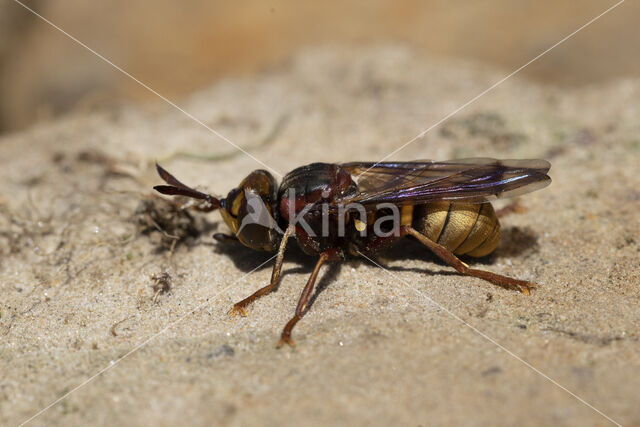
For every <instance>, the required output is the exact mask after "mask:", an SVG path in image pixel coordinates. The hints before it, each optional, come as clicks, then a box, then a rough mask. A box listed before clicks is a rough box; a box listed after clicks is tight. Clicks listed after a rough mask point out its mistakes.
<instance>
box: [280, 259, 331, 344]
mask: <svg viewBox="0 0 640 427" xmlns="http://www.w3.org/2000/svg"><path fill="white" fill-rule="evenodd" d="M328 259H329V254H328V252H323V253H321V254H320V258H318V262H316V266H315V267H314V268H313V272H312V273H311V276H309V280H308V281H307V284H306V285H305V287H304V289H303V290H302V294H300V300H299V301H298V306H297V307H296V312H295V314H294V316H293V317H292V318H291V320H289V322H287V324H286V325H285V327H284V329H283V330H282V335H281V336H280V341H279V342H278V345H277V346H276V347H278V348H280V347H282V345H284V344H289V345H290V346H291V347H295V345H296V344H295V342H293V340H292V339H291V331H292V330H293V327H294V326H295V325H296V323H298V321H299V320H300V319H302V316H304V314H305V313H306V311H305V310H306V308H307V303H308V302H309V298H310V297H311V293H312V292H313V288H314V286H315V284H316V279H317V278H318V273H319V272H320V267H322V264H324V263H325V261H327V260H328Z"/></svg>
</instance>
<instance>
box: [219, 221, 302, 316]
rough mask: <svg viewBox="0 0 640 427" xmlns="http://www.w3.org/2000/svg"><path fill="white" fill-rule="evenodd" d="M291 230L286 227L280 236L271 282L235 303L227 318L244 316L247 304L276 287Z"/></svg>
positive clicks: (291, 228) (292, 227)
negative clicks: (237, 315) (238, 314)
mask: <svg viewBox="0 0 640 427" xmlns="http://www.w3.org/2000/svg"><path fill="white" fill-rule="evenodd" d="M293 229H294V226H293V225H290V226H288V227H287V229H286V230H285V232H284V235H283V236H282V241H281V242H280V247H279V248H278V256H277V257H276V262H275V264H274V266H273V271H272V272H271V281H270V282H269V284H268V285H267V286H265V287H264V288H260V289H258V290H257V291H255V292H254V293H253V294H251V295H249V296H248V297H247V298H245V299H243V300H242V301H240V302H237V303H235V304H234V305H233V307H232V308H231V311H230V312H229V316H231V317H233V316H235V315H236V314H237V313H240V315H241V316H242V317H244V316H246V315H247V310H246V307H247V306H248V305H249V304H251V303H252V302H254V301H255V300H257V299H258V298H260V297H261V296H262V295H265V294H268V293H269V292H271V291H273V290H275V289H276V288H277V287H278V283H279V282H280V273H281V272H282V262H283V261H284V250H285V249H286V247H287V241H288V240H289V236H291V233H292V232H293Z"/></svg>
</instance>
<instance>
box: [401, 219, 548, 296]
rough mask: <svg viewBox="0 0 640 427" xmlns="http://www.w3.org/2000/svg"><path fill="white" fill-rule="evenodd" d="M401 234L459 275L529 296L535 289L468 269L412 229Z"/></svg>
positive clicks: (489, 273)
mask: <svg viewBox="0 0 640 427" xmlns="http://www.w3.org/2000/svg"><path fill="white" fill-rule="evenodd" d="M400 230H401V234H403V235H409V236H413V237H415V238H416V239H417V240H418V241H419V242H420V243H422V244H423V245H425V246H426V247H427V248H429V250H430V251H431V252H433V253H434V254H435V255H436V256H437V257H438V258H440V259H441V260H443V261H444V262H446V263H447V264H449V265H450V266H451V267H453V268H455V269H456V270H457V271H458V272H459V273H462V274H464V275H465V276H472V277H477V278H479V279H484V280H486V281H488V282H491V283H493V284H494V285H498V286H501V287H503V288H507V289H515V290H519V291H520V292H522V293H523V294H525V295H529V293H530V292H529V291H530V290H531V289H532V288H535V287H536V284H535V283H532V282H527V281H525V280H518V279H514V278H511V277H507V276H502V275H500V274H496V273H491V272H490V271H486V270H478V269H475V268H469V266H468V265H467V264H465V263H464V262H462V261H460V259H459V258H458V257H457V256H455V255H454V254H453V252H451V251H450V250H449V249H447V248H445V247H444V246H442V245H439V244H437V243H436V242H434V241H433V240H431V239H429V238H428V237H426V236H425V235H423V234H422V233H420V232H419V231H417V230H416V229H414V228H413V227H408V226H403V227H401V229H400Z"/></svg>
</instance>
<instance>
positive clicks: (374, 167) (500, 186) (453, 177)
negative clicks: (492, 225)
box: [337, 158, 551, 207]
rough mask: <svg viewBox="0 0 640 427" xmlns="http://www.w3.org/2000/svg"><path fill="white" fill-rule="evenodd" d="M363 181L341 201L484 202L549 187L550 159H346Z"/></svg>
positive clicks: (357, 177) (410, 203) (402, 203)
mask: <svg viewBox="0 0 640 427" xmlns="http://www.w3.org/2000/svg"><path fill="white" fill-rule="evenodd" d="M340 166H341V167H343V168H344V169H346V170H347V171H348V172H349V173H350V174H351V175H352V177H353V179H354V180H355V181H356V182H357V184H358V193H357V194H356V195H355V196H352V197H349V198H345V199H342V200H339V201H337V203H342V204H344V203H360V204H362V205H364V206H365V207H369V206H370V207H373V205H377V204H380V203H393V204H396V205H417V204H423V203H429V202H435V201H460V202H465V203H483V202H487V201H491V200H495V199H497V198H507V197H514V196H519V195H521V194H525V193H529V192H531V191H535V190H538V189H540V188H543V187H546V186H547V185H549V184H550V183H551V178H549V176H548V175H547V172H548V171H549V168H550V167H551V165H550V164H549V162H547V161H546V160H540V159H524V160H497V159H489V158H472V159H460V160H448V161H444V162H434V161H428V160H425V161H415V162H388V163H362V162H354V163H344V164H342V165H340Z"/></svg>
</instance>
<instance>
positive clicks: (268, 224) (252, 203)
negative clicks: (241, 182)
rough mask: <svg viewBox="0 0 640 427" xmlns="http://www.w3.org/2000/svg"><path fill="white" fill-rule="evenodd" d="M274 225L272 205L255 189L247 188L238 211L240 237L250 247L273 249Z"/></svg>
mask: <svg viewBox="0 0 640 427" xmlns="http://www.w3.org/2000/svg"><path fill="white" fill-rule="evenodd" d="M274 227H275V220H274V219H273V217H272V216H271V207H270V206H268V205H266V204H265V203H264V200H263V199H262V198H261V197H260V196H259V195H257V194H256V193H254V192H253V191H249V190H245V198H244V200H243V203H242V204H241V206H240V208H239V211H238V232H237V234H238V238H239V239H240V240H241V241H242V242H243V243H244V244H245V245H247V246H249V247H253V248H256V249H264V250H271V245H272V243H273V242H272V241H273V232H274Z"/></svg>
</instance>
